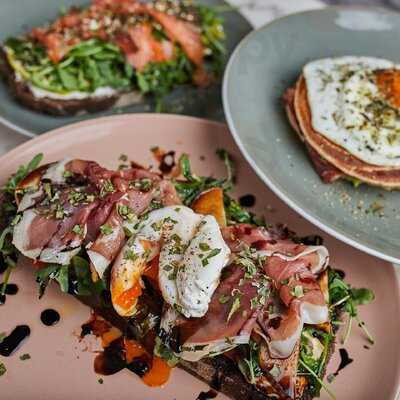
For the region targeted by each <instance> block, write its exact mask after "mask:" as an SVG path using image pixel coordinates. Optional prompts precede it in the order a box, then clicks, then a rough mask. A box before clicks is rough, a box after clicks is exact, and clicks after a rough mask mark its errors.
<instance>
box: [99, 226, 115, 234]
mask: <svg viewBox="0 0 400 400" xmlns="http://www.w3.org/2000/svg"><path fill="white" fill-rule="evenodd" d="M100 232H101V233H102V234H103V235H111V234H112V233H113V229H112V228H111V227H110V226H108V225H101V226H100Z"/></svg>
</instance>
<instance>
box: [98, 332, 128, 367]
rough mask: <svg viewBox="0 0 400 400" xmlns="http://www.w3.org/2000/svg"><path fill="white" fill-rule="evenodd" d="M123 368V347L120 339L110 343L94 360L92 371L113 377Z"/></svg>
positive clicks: (124, 363) (124, 364)
mask: <svg viewBox="0 0 400 400" xmlns="http://www.w3.org/2000/svg"><path fill="white" fill-rule="evenodd" d="M125 366H126V362H125V360H124V346H123V342H122V341H121V340H120V339H117V340H114V341H113V342H111V343H110V345H109V346H107V347H106V348H105V349H104V350H103V351H102V352H101V353H100V354H98V355H97V356H96V358H95V360H94V370H95V372H96V373H97V374H100V375H114V374H116V373H117V372H119V371H121V370H122V369H124V368H125Z"/></svg>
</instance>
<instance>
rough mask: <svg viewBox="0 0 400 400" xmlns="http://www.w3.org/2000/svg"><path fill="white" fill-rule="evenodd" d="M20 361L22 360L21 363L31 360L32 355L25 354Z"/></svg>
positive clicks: (20, 357)
mask: <svg viewBox="0 0 400 400" xmlns="http://www.w3.org/2000/svg"><path fill="white" fill-rule="evenodd" d="M19 359H20V360H21V361H25V360H30V359H31V356H30V354H28V353H25V354H22V355H21V356H19Z"/></svg>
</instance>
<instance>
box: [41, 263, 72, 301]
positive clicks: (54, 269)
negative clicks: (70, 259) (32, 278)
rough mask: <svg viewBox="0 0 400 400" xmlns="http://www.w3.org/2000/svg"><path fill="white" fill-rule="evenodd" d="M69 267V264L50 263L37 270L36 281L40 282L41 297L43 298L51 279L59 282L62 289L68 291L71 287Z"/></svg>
mask: <svg viewBox="0 0 400 400" xmlns="http://www.w3.org/2000/svg"><path fill="white" fill-rule="evenodd" d="M68 269H69V267H68V265H59V264H49V265H48V266H47V267H46V268H42V269H40V270H39V271H37V272H36V282H37V283H38V284H39V298H42V297H43V295H44V293H45V291H46V288H47V285H48V284H49V282H50V280H52V279H53V280H55V281H56V282H58V283H59V285H60V288H61V291H62V292H64V293H67V292H68V289H69V271H68Z"/></svg>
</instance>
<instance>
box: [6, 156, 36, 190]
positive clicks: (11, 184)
mask: <svg viewBox="0 0 400 400" xmlns="http://www.w3.org/2000/svg"><path fill="white" fill-rule="evenodd" d="M42 159H43V154H42V153H39V154H37V155H36V156H35V157H33V158H32V160H31V161H29V163H28V164H27V165H26V166H25V165H21V166H20V167H19V168H18V170H17V172H16V173H15V174H14V175H12V176H11V177H10V178H9V180H8V181H7V182H6V184H5V185H4V187H3V190H4V191H6V192H7V193H9V194H11V195H14V194H15V189H16V188H17V186H18V185H19V184H20V182H21V181H22V180H23V179H24V178H25V177H26V176H27V175H28V174H30V173H31V172H32V171H34V170H35V169H36V168H37V167H38V166H39V164H40V163H41V161H42Z"/></svg>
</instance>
